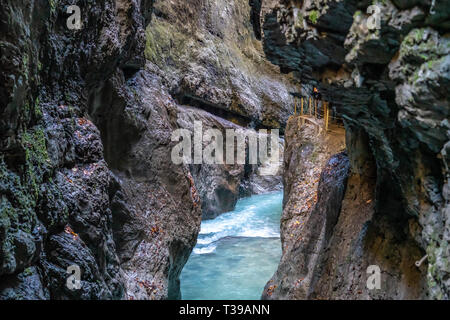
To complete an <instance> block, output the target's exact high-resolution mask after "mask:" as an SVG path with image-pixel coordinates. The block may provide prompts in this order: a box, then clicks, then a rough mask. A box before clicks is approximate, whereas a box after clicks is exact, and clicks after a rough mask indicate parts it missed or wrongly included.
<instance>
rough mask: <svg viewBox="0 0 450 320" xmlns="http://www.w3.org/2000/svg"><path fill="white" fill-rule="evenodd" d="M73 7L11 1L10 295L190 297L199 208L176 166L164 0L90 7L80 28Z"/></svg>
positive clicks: (6, 108)
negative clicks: (157, 28)
mask: <svg viewBox="0 0 450 320" xmlns="http://www.w3.org/2000/svg"><path fill="white" fill-rule="evenodd" d="M69 2H70V1H31V2H30V1H2V2H1V10H0V15H1V16H0V21H1V29H2V34H1V42H0V43H1V46H0V49H1V56H2V59H1V69H2V72H1V77H2V84H1V105H0V108H1V109H0V111H1V114H2V117H1V130H0V134H1V159H0V163H1V164H0V167H1V180H0V181H1V208H0V210H1V211H0V217H1V218H0V230H1V231H0V243H1V249H0V278H1V281H0V283H1V284H0V297H1V298H2V299H49V298H52V299H67V298H81V299H122V298H127V297H128V298H133V297H138V298H166V297H178V296H179V280H178V275H179V273H180V271H181V269H182V267H183V265H184V263H185V262H186V260H187V258H188V256H189V254H190V251H191V250H192V247H193V246H194V244H195V240H196V236H197V233H198V229H199V225H200V218H201V211H200V207H199V205H198V199H197V198H196V197H195V192H194V190H195V187H194V186H193V183H192V177H191V176H190V173H189V171H188V169H187V168H186V167H183V166H175V165H173V164H172V163H171V162H167V161H165V160H166V159H167V158H168V157H170V152H171V147H172V142H171V140H170V132H171V129H172V128H174V127H175V123H174V121H173V119H174V116H173V115H171V113H170V103H169V102H166V101H160V100H158V99H159V95H158V92H157V90H154V88H155V87H157V85H158V82H157V81H158V79H156V80H155V79H154V78H152V76H151V74H150V72H148V71H146V70H145V57H144V50H145V26H146V24H147V23H148V22H149V21H150V17H151V10H152V3H153V1H134V0H120V1H88V2H83V3H82V4H80V8H81V19H82V26H83V28H82V29H81V30H69V29H68V28H67V27H66V19H67V18H68V16H69V15H68V14H67V13H66V12H67V7H68V6H69V4H70V3H69ZM152 90H154V91H152ZM174 213H176V214H174ZM144 253H145V257H144V258H142V256H143V255H144ZM140 259H141V260H140ZM71 265H77V266H79V267H80V269H81V289H80V290H69V289H68V288H67V286H66V279H67V277H68V276H69V275H68V274H67V273H66V270H67V268H68V267H69V266H71ZM130 266H131V267H130ZM137 266H139V268H138V267H137ZM136 288H138V289H136Z"/></svg>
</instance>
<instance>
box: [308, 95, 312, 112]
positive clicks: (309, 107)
mask: <svg viewBox="0 0 450 320" xmlns="http://www.w3.org/2000/svg"><path fill="white" fill-rule="evenodd" d="M308 109H309V115H311V114H312V113H311V97H309V106H308Z"/></svg>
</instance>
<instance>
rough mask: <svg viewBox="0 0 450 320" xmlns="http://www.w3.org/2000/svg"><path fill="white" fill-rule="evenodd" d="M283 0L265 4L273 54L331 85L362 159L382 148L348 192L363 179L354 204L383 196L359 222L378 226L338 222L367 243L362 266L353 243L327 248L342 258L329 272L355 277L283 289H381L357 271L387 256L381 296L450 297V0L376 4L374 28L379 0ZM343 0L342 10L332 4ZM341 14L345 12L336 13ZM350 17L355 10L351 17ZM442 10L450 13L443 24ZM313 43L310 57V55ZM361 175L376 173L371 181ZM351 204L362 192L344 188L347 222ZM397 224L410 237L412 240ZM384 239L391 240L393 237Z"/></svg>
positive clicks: (328, 93)
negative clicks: (368, 285) (362, 280)
mask: <svg viewBox="0 0 450 320" xmlns="http://www.w3.org/2000/svg"><path fill="white" fill-rule="evenodd" d="M271 4H272V5H271V6H269V7H268V8H267V9H266V11H264V9H263V14H264V12H265V15H263V16H262V17H261V19H262V20H264V21H265V23H263V24H262V25H263V27H262V28H263V32H264V35H265V37H264V38H263V42H264V49H265V52H266V54H267V56H268V58H269V59H270V60H271V61H272V62H274V63H276V64H278V65H279V66H280V68H281V69H282V70H284V71H286V72H291V71H292V72H294V74H295V73H299V74H300V75H301V77H303V78H305V79H309V80H308V82H309V84H310V85H316V86H318V87H319V89H320V90H321V92H322V94H323V97H324V99H326V100H328V101H330V102H331V104H332V106H333V107H334V109H335V110H336V112H337V114H338V115H339V116H341V117H342V118H343V119H344V124H345V127H346V130H347V136H348V138H347V152H348V154H349V157H350V159H358V158H360V159H359V160H361V159H363V158H368V156H365V154H367V155H370V157H369V158H371V159H372V160H371V162H372V163H373V165H372V166H371V167H369V168H366V169H365V170H364V171H362V172H360V171H359V169H358V168H357V167H355V165H357V163H358V161H359V160H358V161H356V162H355V161H353V160H352V161H351V162H352V169H351V172H352V173H351V174H350V177H349V182H348V185H347V193H349V191H348V190H350V189H351V188H350V186H354V185H358V186H360V187H358V188H357V190H360V192H361V194H355V197H356V199H354V200H353V201H354V202H355V203H354V205H357V203H358V198H359V197H361V198H364V194H365V193H366V192H363V190H367V194H372V197H371V199H369V198H368V199H366V201H369V200H371V201H372V202H371V203H373V205H374V208H373V209H372V211H373V213H369V211H370V210H369V211H366V210H365V209H363V208H362V207H361V208H360V209H359V210H360V212H361V213H360V214H358V215H355V217H354V219H356V220H353V221H358V219H362V220H365V221H366V225H365V226H364V229H367V232H366V231H365V232H362V230H364V229H363V227H362V225H363V224H364V223H363V222H362V221H361V224H359V223H355V226H354V227H355V228H356V229H354V230H353V229H352V227H351V224H350V223H348V224H347V227H345V223H344V222H343V223H342V224H341V223H340V222H338V224H337V225H336V232H342V233H343V234H347V233H348V238H347V237H344V238H343V239H360V240H358V241H363V244H364V245H361V246H360V248H363V249H362V250H356V249H355V248H356V247H355V244H349V248H353V250H356V251H357V252H359V256H358V259H359V262H360V263H361V265H355V263H357V262H356V261H355V260H354V259H353V258H354V257H353V254H350V251H351V250H350V251H348V252H349V255H348V260H345V259H344V258H343V256H341V255H342V254H344V255H345V253H344V252H346V250H347V249H344V248H345V246H340V245H337V247H339V248H340V249H339V253H335V254H333V257H332V258H327V262H325V263H324V264H325V265H326V264H327V263H329V264H330V266H329V267H326V268H327V269H326V270H328V271H327V272H328V273H330V274H332V275H335V276H336V278H337V279H342V277H343V279H344V280H342V281H341V282H339V281H337V280H336V281H335V280H333V279H332V276H323V277H322V279H321V280H318V282H317V283H316V284H315V287H314V288H313V289H310V291H309V292H307V293H306V294H303V293H301V294H300V293H299V292H300V291H296V290H293V291H286V290H290V289H289V288H290V285H287V284H283V285H281V284H280V283H274V284H272V285H275V286H277V285H278V289H277V290H278V291H277V290H275V292H274V296H278V297H285V298H294V297H302V298H341V297H345V298H367V297H370V298H379V297H380V295H377V294H375V293H373V292H372V293H367V292H366V291H365V290H364V288H362V287H361V288H359V287H358V286H357V285H355V283H357V280H355V279H356V278H357V277H359V276H361V277H363V276H364V274H363V271H364V270H363V269H364V267H365V266H366V264H367V263H368V262H373V261H374V260H377V261H378V263H379V266H380V268H381V269H383V267H384V268H385V269H384V270H391V271H386V272H387V273H388V275H386V277H387V278H388V279H389V281H388V282H387V283H386V284H385V285H386V286H387V289H386V291H385V295H384V296H383V295H381V297H383V298H411V297H412V298H424V297H428V298H437V299H446V298H448V297H449V291H448V290H449V283H448V274H449V269H448V264H445V263H443V261H448V258H449V251H448V242H449V238H448V231H447V226H448V210H447V208H448V200H446V197H447V196H446V195H447V193H448V192H447V190H448V175H449V172H448V158H446V157H447V154H448V153H447V151H446V150H447V147H446V146H447V145H448V140H449V135H448V117H449V114H448V113H449V110H450V107H449V104H448V92H447V91H448V90H447V88H448V85H447V82H448V67H449V62H448V55H449V53H448V34H447V31H448V25H447V23H446V22H444V21H448V13H449V11H450V10H449V8H448V4H447V3H446V2H445V1H436V2H433V4H432V3H430V2H427V1H407V2H403V1H393V2H391V1H379V2H374V3H373V4H375V5H379V7H380V9H381V11H380V13H381V14H380V28H379V29H376V28H369V25H368V23H367V22H368V19H369V18H370V17H369V14H366V12H367V7H368V6H369V5H371V4H372V3H368V2H367V3H366V2H354V1H331V3H330V2H329V1H327V2H326V1H314V2H313V1H304V2H301V3H298V2H295V1H279V2H271ZM332 6H339V7H340V8H341V9H340V10H329V9H330V8H331V7H332ZM436 8H440V9H441V11H439V12H438V11H436V10H435V9H436ZM311 10H314V14H312V11H311ZM337 15H339V16H340V19H336V17H337ZM299 16H300V17H301V18H299ZM349 16H352V18H350V20H348V17H349ZM444 17H445V18H444ZM328 19H331V20H333V21H343V23H342V24H341V28H336V27H335V26H333V22H329V21H328ZM437 20H439V21H441V23H440V24H436V23H435V22H434V21H437ZM347 21H349V23H347ZM327 28H329V29H330V30H327ZM323 44H325V45H324V46H323V47H322V45H323ZM333 46H337V48H334V49H333V51H334V52H337V53H339V52H341V54H336V55H334V54H330V52H329V51H328V50H329V49H330V48H333ZM308 50H309V51H308ZM305 52H308V53H309V55H308V56H307V55H304V54H303V53H305ZM330 55H332V58H330ZM319 61H321V62H319ZM361 136H364V137H365V138H364V141H365V143H367V144H368V146H369V147H368V150H367V152H361V148H359V147H358V145H359V144H358V143H356V144H353V142H352V141H356V140H358V139H359V138H358V137H361ZM287 144H289V142H287ZM354 172H357V175H358V178H355V177H354ZM370 172H374V173H370ZM364 177H365V178H364ZM369 177H372V178H370V179H369ZM367 179H369V180H368V181H367ZM364 181H366V182H364ZM361 183H363V184H364V183H366V184H367V188H363V187H362V186H361ZM369 185H372V187H369ZM285 186H286V184H285ZM345 197H347V195H346V196H345ZM447 198H448V197H447ZM362 201H363V200H362V199H361V203H362ZM348 202H352V201H347V200H345V198H344V202H343V207H342V210H341V215H340V217H341V218H342V219H343V220H342V221H344V219H346V218H345V216H346V215H347V214H348V210H347V209H346V206H345V204H346V203H348ZM355 210H356V209H355ZM356 211H357V210H356ZM341 218H340V219H341ZM358 226H359V227H358ZM347 228H348V229H347ZM357 230H359V231H357ZM360 232H362V233H360ZM357 234H359V236H357ZM395 234H397V235H401V236H400V238H399V237H398V236H394V235H395ZM285 236H286V235H285ZM380 237H381V239H389V240H383V241H381V240H380ZM332 241H333V240H332ZM349 241H350V240H349ZM354 241H356V240H354ZM344 243H345V242H344ZM332 247H333V246H331V247H330V248H332ZM337 247H336V248H337ZM374 248H379V249H377V250H381V251H380V252H386V254H385V257H384V258H382V257H381V256H377V255H374V254H373V253H372V252H371V251H372V250H373V249H374ZM341 249H342V252H341ZM330 250H331V249H330ZM336 250H337V249H336ZM392 250H395V252H396V253H395V254H393V253H392V252H391V251H392ZM425 254H428V260H426V261H425V263H424V264H423V266H422V267H421V268H419V269H418V268H415V267H412V266H413V265H414V261H415V260H414V259H417V258H418V259H420V258H422V257H423V256H425ZM387 257H389V259H388V258H387ZM393 257H395V258H393ZM412 257H414V259H413V258H412ZM291 259H295V258H294V256H291ZM392 259H394V261H395V262H392V261H393V260H392ZM338 266H339V267H338ZM353 267H354V268H355V269H354V270H353ZM300 269H301V268H300V267H298V268H297V269H296V270H297V271H296V272H297V274H301V271H300ZM344 269H345V270H346V271H345V272H344V271H343V270H344ZM349 270H351V274H349V273H348V272H349ZM358 270H360V271H358ZM361 270H362V271H361ZM345 274H347V276H344V275H345ZM349 277H356V278H354V279H353V280H350V279H349ZM351 283H353V284H352V285H350V284H351ZM280 286H281V287H282V288H280ZM344 288H346V289H347V290H349V291H348V292H346V291H345V290H344ZM355 288H359V289H358V290H356V289H355ZM396 288H397V289H396ZM311 290H312V291H311ZM355 291H356V292H355ZM359 291H361V294H359V293H358V292H359ZM279 292H283V294H281V293H279ZM288 292H289V293H288Z"/></svg>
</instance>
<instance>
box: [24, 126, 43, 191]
mask: <svg viewBox="0 0 450 320" xmlns="http://www.w3.org/2000/svg"><path fill="white" fill-rule="evenodd" d="M22 146H23V147H24V149H25V163H26V164H25V165H26V170H27V179H28V183H29V184H30V185H31V187H32V188H33V190H34V192H35V196H36V198H37V197H38V194H39V184H40V183H41V182H42V177H43V174H44V172H45V169H46V167H47V165H48V161H49V158H48V153H47V146H46V141H45V134H44V131H43V129H42V128H36V129H34V130H32V131H27V132H25V133H23V135H22Z"/></svg>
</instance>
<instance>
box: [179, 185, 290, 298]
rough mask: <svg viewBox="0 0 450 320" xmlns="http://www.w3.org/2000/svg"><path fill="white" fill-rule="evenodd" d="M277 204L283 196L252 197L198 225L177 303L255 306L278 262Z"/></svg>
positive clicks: (278, 220) (182, 277)
mask: <svg viewBox="0 0 450 320" xmlns="http://www.w3.org/2000/svg"><path fill="white" fill-rule="evenodd" d="M282 201H283V193H282V192H276V193H270V194H264V195H255V196H251V197H249V198H244V199H240V200H239V201H238V203H237V205H236V208H235V210H234V211H231V212H228V213H224V214H222V215H220V216H219V217H217V218H215V219H214V220H206V221H203V222H202V226H201V231H200V234H199V237H198V241H197V245H196V247H195V248H194V251H193V253H192V255H191V257H190V258H189V261H188V262H187V264H186V266H185V267H184V269H183V271H182V273H181V277H180V279H181V294H182V298H183V299H184V300H218V299H220V300H259V299H260V298H261V294H262V291H263V289H264V286H265V285H266V283H267V281H269V280H270V278H271V277H272V275H273V273H274V272H275V270H276V269H277V266H278V263H279V261H280V257H281V242H280V216H281V211H282Z"/></svg>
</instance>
